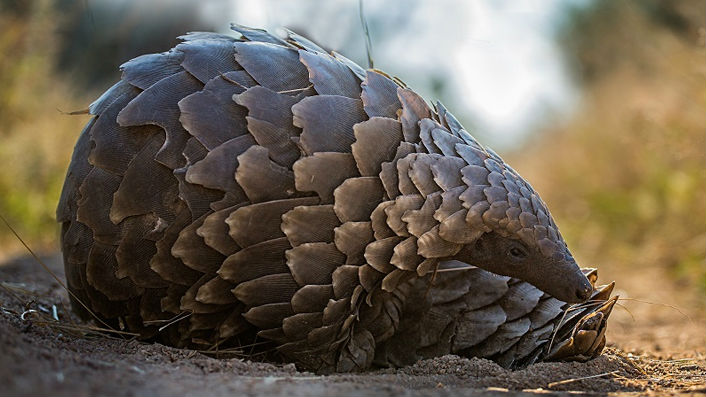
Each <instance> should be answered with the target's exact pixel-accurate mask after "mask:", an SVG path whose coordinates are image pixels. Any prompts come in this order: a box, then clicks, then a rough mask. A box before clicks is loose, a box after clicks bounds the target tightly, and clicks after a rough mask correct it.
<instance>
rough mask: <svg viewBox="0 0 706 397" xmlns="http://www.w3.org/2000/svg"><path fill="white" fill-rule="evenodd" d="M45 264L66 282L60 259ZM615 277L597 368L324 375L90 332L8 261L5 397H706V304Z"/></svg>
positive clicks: (485, 364) (55, 287)
mask: <svg viewBox="0 0 706 397" xmlns="http://www.w3.org/2000/svg"><path fill="white" fill-rule="evenodd" d="M43 260H44V262H45V263H46V264H47V265H48V266H49V268H50V269H51V270H52V271H53V272H54V273H55V274H56V275H57V276H59V278H61V279H63V270H62V266H61V261H60V259H59V257H58V255H53V256H46V257H43ZM609 270H610V269H608V271H606V270H604V269H601V273H600V279H601V280H603V281H606V280H612V279H615V280H616V281H617V292H618V294H620V295H621V297H625V298H628V299H626V300H621V301H620V303H621V305H622V306H623V308H622V309H621V308H620V307H618V308H616V309H615V310H613V315H612V317H611V321H610V322H609V335H608V341H609V342H608V346H609V347H608V348H607V349H606V350H605V351H604V354H603V355H602V356H601V357H599V358H597V359H595V360H593V361H590V362H587V363H540V364H536V365H532V366H530V367H529V368H527V369H524V370H521V371H514V372H513V371H508V370H505V369H503V368H501V367H499V366H497V365H496V364H494V363H493V362H491V361H488V360H482V359H466V358H461V357H457V356H452V355H449V356H444V357H439V358H436V359H432V360H424V361H420V362H418V363H417V364H415V365H413V366H410V367H406V368H401V369H397V370H392V369H383V370H378V371H376V372H371V373H366V374H354V375H332V376H317V375H314V374H311V373H304V372H298V371H297V370H296V368H295V367H294V365H292V364H288V365H273V364H266V363H257V362H250V361H247V360H241V359H238V358H231V359H214V358H210V357H207V356H204V355H202V354H200V353H198V352H195V351H189V350H180V349H173V348H169V347H165V346H162V345H156V344H144V343H140V342H137V341H134V340H128V339H121V338H111V337H107V336H105V335H104V334H101V333H100V332H93V333H86V332H85V324H84V325H81V326H80V327H77V324H75V323H73V321H75V318H74V317H73V316H72V315H71V314H70V313H69V310H68V299H67V297H66V292H65V291H64V290H63V289H62V288H61V286H60V285H59V284H58V283H57V281H55V280H54V279H53V278H52V276H51V275H50V274H49V273H48V272H46V271H44V270H43V269H42V268H41V267H40V265H39V264H38V263H36V261H34V260H33V259H32V258H31V257H20V258H16V259H12V260H9V261H6V262H5V263H4V264H0V282H1V284H0V395H2V396H13V395H53V396H60V395H71V396H88V395H91V396H93V395H115V396H134V395H155V396H167V395H199V396H200V395H213V396H221V395H223V396H225V395H248V396H265V395H267V396H270V395H272V396H280V395H282V396H284V395H286V396H298V395H307V396H324V395H326V396H334V395H335V396H360V395H369V396H432V395H433V396H451V395H466V396H495V395H499V396H530V395H548V396H568V395H572V396H573V395H605V394H620V395H705V394H706V386H705V382H706V354H705V353H706V352H705V350H706V342H705V341H706V331H705V328H706V325H705V324H706V319H705V317H706V316H705V315H704V305H705V304H706V302H705V301H706V300H705V299H704V297H703V296H699V295H698V294H693V293H686V292H684V291H685V290H683V289H680V288H679V285H673V284H670V283H665V282H664V280H665V277H664V275H663V274H661V273H660V272H659V271H658V270H657V269H645V270H643V271H641V272H639V274H638V275H636V274H635V273H631V274H629V275H623V274H621V273H620V272H613V273H611V272H610V271H609ZM628 291H629V292H628ZM644 301H649V302H650V303H645V302H644ZM54 308H56V317H58V318H59V321H58V322H56V321H53V320H51V318H52V317H53V316H54V313H53V311H54ZM77 328H81V329H83V331H77Z"/></svg>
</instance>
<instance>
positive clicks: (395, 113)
mask: <svg viewBox="0 0 706 397" xmlns="http://www.w3.org/2000/svg"><path fill="white" fill-rule="evenodd" d="M233 30H234V31H235V32H237V35H236V36H230V35H224V34H216V33H206V32H196V33H189V34H186V35H184V36H182V37H180V39H181V40H182V42H181V43H180V44H178V45H177V46H176V47H175V48H173V49H171V50H170V51H168V52H164V53H160V54H149V55H143V56H140V57H137V58H135V59H132V60H130V61H128V62H127V63H125V64H123V65H122V66H121V70H122V78H121V80H120V81H119V82H118V83H117V84H115V85H114V86H112V87H111V88H110V89H108V90H107V91H106V92H105V93H104V94H103V95H102V96H101V97H100V98H98V99H97V100H96V101H95V102H93V103H92V104H91V105H90V107H89V110H90V114H92V115H93V118H92V119H91V120H90V121H89V122H88V124H87V125H86V127H85V129H84V130H83V132H82V133H81V135H80V137H79V139H78V142H77V143H76V147H75V150H74V154H73V157H72V159H71V164H70V166H69V169H68V172H67V176H66V180H65V183H64V187H63V192H62V194H61V198H60V201H59V205H58V209H57V220H58V222H60V223H61V225H62V228H61V246H62V251H63V258H64V264H65V269H66V278H67V284H68V286H69V289H70V291H71V295H72V296H71V300H72V305H73V307H74V308H75V310H76V311H78V312H79V313H80V314H82V315H83V316H86V317H93V318H94V320H96V321H100V322H101V323H103V324H106V325H109V326H111V327H116V328H120V329H123V330H128V331H131V332H136V333H139V335H140V336H141V337H142V338H144V339H146V340H153V341H158V342H161V343H165V344H168V345H172V346H177V347H187V348H196V349H199V350H202V351H210V352H214V353H215V352H219V351H241V352H242V353H243V354H248V355H251V356H257V355H258V354H260V355H261V356H262V357H265V358H266V359H270V360H280V361H288V362H294V363H296V364H297V365H298V366H299V367H300V368H303V369H307V370H313V371H317V372H320V373H326V372H336V371H338V372H350V371H361V370H366V369H369V368H371V367H374V366H403V365H408V364H411V363H414V362H415V361H417V360H419V359H421V358H426V357H433V356H439V355H443V354H449V353H454V354H459V355H462V356H468V357H471V356H475V357H484V358H489V359H492V360H494V361H496V362H498V363H499V364H501V365H503V366H505V367H508V368H521V367H523V366H526V365H528V364H531V363H533V362H536V361H540V360H587V359H589V358H591V357H595V356H597V355H598V354H600V352H601V350H602V349H603V346H604V344H605V329H606V320H607V318H608V315H609V314H610V312H611V309H612V307H613V304H614V303H615V301H616V297H613V298H611V297H610V295H611V291H612V288H613V284H610V285H606V286H601V287H597V286H595V282H596V271H595V270H593V269H586V270H581V269H580V268H579V267H578V266H577V264H576V262H575V260H574V259H573V257H572V255H571V253H570V252H569V250H568V248H567V246H566V244H565V242H564V240H563V239H562V237H561V235H560V234H559V230H558V229H557V226H556V224H555V223H554V220H553V219H552V217H551V215H550V213H549V210H548V209H547V207H546V205H545V203H544V202H543V201H542V200H541V199H540V198H539V196H538V195H537V193H536V192H535V191H534V190H533V188H532V186H530V184H529V183H527V182H526V181H525V180H524V179H523V178H522V177H520V176H519V175H518V173H517V172H515V171H514V170H513V169H512V168H511V167H510V166H509V165H508V164H506V163H505V162H504V161H503V160H502V159H501V158H500V157H499V156H498V155H497V154H496V153H495V152H493V151H492V150H491V149H489V148H487V147H485V146H483V145H481V144H480V143H478V141H477V140H476V139H475V138H474V137H473V136H471V135H470V134H469V133H468V132H467V131H466V130H464V129H463V127H462V126H461V125H460V124H459V122H458V121H457V120H456V118H454V116H453V115H452V114H451V113H449V112H448V111H447V110H446V109H445V108H444V107H443V106H442V105H441V104H440V103H437V104H436V105H435V106H434V107H430V106H428V105H427V103H426V102H425V101H424V100H423V99H422V98H421V97H420V96H419V95H418V94H416V93H415V92H414V91H412V90H411V89H409V88H407V87H406V86H405V85H404V84H403V83H402V82H401V81H400V80H398V79H396V78H391V77H390V76H389V75H387V74H385V73H384V72H382V71H380V70H375V69H368V70H364V69H363V68H361V67H360V66H358V65H356V64H355V63H354V62H352V61H350V60H348V59H347V58H345V57H344V56H342V55H340V54H338V53H335V52H332V53H328V52H327V51H325V50H323V49H322V48H321V47H319V46H318V45H316V44H315V43H313V42H312V41H310V40H308V39H306V38H304V37H302V36H299V35H297V34H295V33H293V32H289V33H288V35H287V36H286V37H283V38H280V37H278V36H275V35H272V34H270V33H268V32H267V31H264V30H260V29H253V28H247V27H244V26H233ZM238 348H240V350H238Z"/></svg>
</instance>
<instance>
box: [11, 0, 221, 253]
mask: <svg viewBox="0 0 706 397" xmlns="http://www.w3.org/2000/svg"><path fill="white" fill-rule="evenodd" d="M137 3H138V1H123V2H112V1H109V0H95V1H90V2H85V1H81V2H75V1H66V0H33V1H24V0H3V1H0V54H3V56H2V57H0V87H2V88H1V89H0V140H2V143H1V144H0V160H1V161H2V164H3V167H2V168H0V214H2V215H3V216H4V217H5V218H7V219H8V221H10V223H11V224H12V225H13V226H14V227H15V229H17V231H18V232H19V233H20V235H21V236H22V237H23V238H24V239H25V240H26V241H27V242H28V243H29V244H30V246H32V247H33V248H36V249H38V250H55V249H57V247H58V245H57V241H56V239H57V236H58V225H57V224H56V221H55V209H56V203H57V201H58V197H59V194H60V192H61V187H62V185H63V180H64V176H65V174H66V169H67V167H68V163H69V161H70V159H71V152H72V150H73V146H74V143H75V142H76V139H77V138H78V135H79V133H80V132H81V130H82V128H83V125H84V124H85V123H86V122H87V121H88V119H89V118H88V116H86V115H68V114H66V113H68V112H71V111H76V110H81V109H85V108H86V107H87V105H88V104H89V103H90V102H91V101H92V100H94V99H95V98H97V97H98V96H99V95H100V92H101V91H103V90H105V89H106V88H108V87H109V86H110V85H112V84H113V83H114V81H115V80H117V79H118V78H119V76H120V73H119V71H118V65H120V64H121V63H123V62H125V61H126V60H128V59H130V58H132V57H135V56H137V55H140V54H142V53H145V52H158V51H162V50H164V49H165V48H169V47H171V46H173V45H174V44H175V43H176V42H177V40H176V36H177V35H179V34H183V33H184V32H185V31H191V30H212V28H213V27H211V26H210V25H208V24H206V23H204V22H201V21H199V17H198V14H197V13H196V12H195V11H196V9H197V7H198V2H187V1H186V0H179V1H176V2H173V1H172V2H166V1H155V2H154V3H153V4H151V6H150V7H145V8H146V9H141V8H140V7H139V6H140V4H137ZM150 3H151V2H150ZM177 3H178V4H177ZM130 5H132V7H130ZM177 5H179V6H178V7H177ZM160 10H161V11H160ZM20 249H22V248H21V245H20V243H19V242H18V241H17V239H15V237H14V236H13V235H12V234H11V233H10V231H9V230H7V228H5V226H4V225H2V226H0V256H3V255H7V254H11V253H13V252H17V251H18V250H20Z"/></svg>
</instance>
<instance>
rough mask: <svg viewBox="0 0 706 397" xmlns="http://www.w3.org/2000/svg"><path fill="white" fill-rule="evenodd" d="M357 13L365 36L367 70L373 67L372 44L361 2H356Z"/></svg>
mask: <svg viewBox="0 0 706 397" xmlns="http://www.w3.org/2000/svg"><path fill="white" fill-rule="evenodd" d="M358 13H359V14H360V23H361V25H363V34H364V35H365V53H366V55H367V56H368V68H369V69H373V68H374V67H375V65H374V62H373V44H372V42H371V41H370V30H369V29H368V20H367V19H366V18H365V13H364V12H363V0H358Z"/></svg>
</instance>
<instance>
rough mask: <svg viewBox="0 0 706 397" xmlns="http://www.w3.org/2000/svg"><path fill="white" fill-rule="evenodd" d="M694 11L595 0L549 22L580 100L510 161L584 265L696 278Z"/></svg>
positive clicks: (698, 71) (700, 183)
mask: <svg viewBox="0 0 706 397" xmlns="http://www.w3.org/2000/svg"><path fill="white" fill-rule="evenodd" d="M705 18H706V3H704V2H702V1H677V2H672V1H661V2H658V1H624V0H598V1H595V2H593V3H591V4H590V5H589V6H588V7H587V8H578V9H573V10H570V12H569V13H568V18H567V19H566V21H565V22H564V24H563V26H562V28H561V29H560V30H559V31H558V33H557V35H558V39H559V42H560V43H561V45H562V48H563V50H564V54H565V55H566V59H567V61H568V62H569V65H572V66H573V67H572V68H571V70H573V71H574V72H575V76H576V78H577V80H578V82H579V83H580V84H582V85H583V98H582V103H581V105H580V106H579V110H578V111H577V113H576V114H575V115H574V116H573V117H572V118H571V120H570V121H568V122H567V123H566V124H565V125H559V126H555V127H554V128H552V129H551V130H550V131H545V132H544V133H543V134H542V135H541V136H540V137H539V138H538V139H536V140H535V141H534V142H533V143H531V144H530V145H529V146H528V147H525V148H523V149H522V151H521V152H518V153H516V154H515V155H514V157H515V159H513V161H512V164H516V165H518V167H517V168H519V172H521V173H522V174H523V175H524V176H525V177H526V178H527V179H529V180H530V181H532V182H533V184H534V185H535V188H537V190H538V191H539V192H540V194H541V195H542V198H543V199H544V200H545V201H546V202H547V204H548V206H549V208H551V210H552V214H553V215H554V217H555V218H556V220H557V223H558V224H559V225H560V227H561V230H562V233H563V235H564V237H565V238H566V239H567V242H568V243H569V245H570V247H571V248H572V250H573V251H574V252H575V253H577V256H578V258H579V260H580V261H581V262H582V263H583V264H584V266H596V265H600V266H601V267H604V266H616V267H621V266H622V267H631V268H632V269H640V268H641V267H644V266H664V267H666V268H667V269H669V271H670V272H671V273H672V274H673V275H674V276H675V277H676V278H677V279H678V280H680V281H682V282H683V283H684V284H685V285H686V284H689V285H700V286H701V288H704V286H705V285H706V270H705V269H706V262H705V258H706V224H705V221H706V116H705V115H704V109H706V79H705V77H706V65H705V64H704V56H705V55H706V51H704V35H705V34H706V31H705V30H704V22H705ZM697 280H698V281H697Z"/></svg>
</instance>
